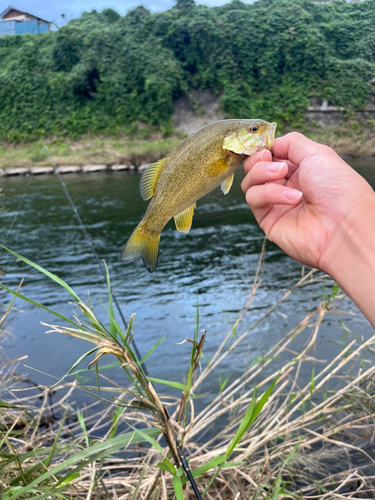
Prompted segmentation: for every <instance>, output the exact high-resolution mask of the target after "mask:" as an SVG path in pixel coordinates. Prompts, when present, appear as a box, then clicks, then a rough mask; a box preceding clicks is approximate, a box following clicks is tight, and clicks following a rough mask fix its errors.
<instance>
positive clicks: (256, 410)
mask: <svg viewBox="0 0 375 500" xmlns="http://www.w3.org/2000/svg"><path fill="white" fill-rule="evenodd" d="M278 378H279V376H277V377H276V378H275V379H274V380H273V382H272V384H271V385H270V386H269V388H268V389H267V390H266V392H265V393H264V394H263V396H262V397H261V398H260V399H259V400H258V401H257V403H256V404H255V388H254V391H253V396H252V399H251V403H250V406H249V408H248V410H247V412H246V413H245V416H244V417H243V419H242V421H241V424H240V427H239V428H238V430H237V432H236V434H235V436H234V438H233V439H232V442H231V443H230V445H229V446H228V449H227V451H226V453H225V457H226V458H228V457H229V455H230V454H231V453H232V451H233V450H234V449H235V447H236V446H237V445H238V443H239V442H240V441H241V439H242V438H243V436H244V434H245V432H246V431H247V430H248V429H249V427H250V426H251V424H252V423H253V422H254V420H255V419H256V418H257V417H258V415H259V414H260V412H261V411H262V409H263V407H264V405H265V404H266V403H267V401H268V398H269V397H270V395H271V392H272V391H273V388H274V387H275V384H276V382H277V379H278Z"/></svg>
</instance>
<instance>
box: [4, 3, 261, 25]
mask: <svg viewBox="0 0 375 500" xmlns="http://www.w3.org/2000/svg"><path fill="white" fill-rule="evenodd" d="M8 1H9V3H8ZM228 1H229V0H196V2H197V3H202V4H205V5H209V6H211V7H212V6H217V5H223V4H225V3H227V2H228ZM242 1H243V2H244V3H252V2H253V1H254V0H242ZM174 4H175V0H74V1H72V0H68V1H67V0H52V1H51V0H50V1H47V0H5V1H4V0H0V13H1V12H3V11H4V10H5V9H6V8H7V7H9V5H12V6H13V7H17V8H18V9H21V10H25V11H26V12H30V14H35V15H36V16H39V17H42V18H44V19H47V20H48V21H53V22H55V23H56V24H62V23H63V22H62V20H61V17H60V14H62V13H64V14H65V15H66V18H67V19H71V18H72V17H77V16H79V15H80V14H81V13H82V12H83V11H85V10H86V11H90V10H92V9H97V10H102V9H104V8H106V7H112V8H113V9H115V10H117V11H118V12H119V13H120V14H122V15H124V14H126V12H127V11H128V10H129V9H132V8H133V7H136V6H137V5H144V6H145V7H147V8H148V9H149V10H151V11H152V12H159V11H161V10H166V9H169V8H170V7H172V6H173V5H174Z"/></svg>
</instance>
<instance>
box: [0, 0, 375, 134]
mask: <svg viewBox="0 0 375 500" xmlns="http://www.w3.org/2000/svg"><path fill="white" fill-rule="evenodd" d="M374 42H375V0H365V1H364V2H357V3H350V4H347V3H345V2H329V3H314V2H312V1H311V0H258V1H257V2H255V3H253V4H250V5H249V4H244V3H242V2H240V1H238V0H232V2H230V3H228V4H226V5H224V6H222V7H214V8H210V7H206V6H203V5H195V2H194V0H177V3H176V5H175V6H174V7H173V8H171V9H169V10H168V11H166V12H162V13H157V14H151V13H150V12H149V11H148V10H147V9H145V8H144V7H137V8H135V9H134V10H131V11H130V12H128V14H127V15H126V16H124V17H122V16H120V15H119V14H117V13H116V12H115V11H113V10H111V9H105V10H103V11H102V12H101V13H98V12H97V11H95V10H94V11H92V12H91V13H84V14H83V15H82V16H81V17H80V18H77V19H73V20H72V21H70V22H69V23H67V25H66V26H63V27H62V28H60V29H59V30H58V31H57V32H55V33H49V34H46V35H41V36H38V37H36V36H27V35H25V36H15V37H2V38H1V39H0V102H1V109H0V140H2V141H12V142H22V141H30V140H39V139H44V138H45V137H50V136H63V137H66V136H67V137H70V138H77V137H80V136H81V135H82V134H83V133H85V132H88V131H90V132H91V133H94V134H98V133H100V134H103V133H104V134H120V133H126V134H131V133H133V132H134V131H135V130H137V128H138V125H137V124H138V122H144V123H146V124H148V125H149V126H150V127H151V128H152V127H156V128H157V129H158V130H160V131H161V132H162V133H163V134H168V133H169V132H170V131H171V130H172V123H171V114H172V108H173V100H174V99H175V98H176V97H178V96H181V95H183V94H185V93H189V89H193V88H200V89H210V90H211V91H213V92H215V93H217V94H218V95H220V96H221V106H222V108H223V110H224V111H225V112H226V113H227V114H228V116H232V117H247V118H248V117H251V116H253V117H254V116H259V117H262V118H264V119H271V120H274V121H277V122H278V123H279V126H282V125H283V124H290V125H292V126H293V127H295V126H298V125H301V124H303V113H304V110H305V109H306V107H307V106H308V104H309V98H310V97H312V96H315V97H317V98H323V97H325V98H328V99H329V100H330V102H331V103H332V104H333V105H337V106H342V107H344V108H345V110H346V112H347V113H348V114H349V115H350V114H351V113H352V112H353V111H356V110H360V109H362V108H363V107H364V106H365V105H366V104H367V103H368V102H369V100H370V98H371V92H372V87H371V80H372V78H373V75H374V63H375V52H374Z"/></svg>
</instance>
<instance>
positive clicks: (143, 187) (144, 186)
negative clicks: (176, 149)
mask: <svg viewBox="0 0 375 500" xmlns="http://www.w3.org/2000/svg"><path fill="white" fill-rule="evenodd" d="M168 156H169V155H168ZM168 156H166V157H165V158H162V159H161V160H159V161H157V162H156V163H152V164H151V165H149V166H148V167H147V168H146V170H145V171H144V172H143V175H142V178H141V182H140V184H139V189H140V191H141V196H142V198H143V199H144V200H145V201H146V200H149V199H150V198H152V197H153V196H154V192H155V186H156V183H157V182H158V180H159V177H160V174H161V171H162V170H163V167H164V165H165V164H166V162H167V158H168Z"/></svg>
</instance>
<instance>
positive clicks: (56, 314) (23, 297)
mask: <svg viewBox="0 0 375 500" xmlns="http://www.w3.org/2000/svg"><path fill="white" fill-rule="evenodd" d="M0 246H1V245H0ZM0 287H1V288H3V290H6V291H7V292H9V293H12V294H13V295H15V296H16V297H18V298H19V299H22V300H24V301H25V302H29V304H32V305H33V306H36V307H39V308H40V309H44V310H45V311H47V312H49V313H51V314H53V315H54V316H57V317H58V318H60V319H62V320H64V321H66V322H67V323H70V324H71V325H73V326H75V327H76V328H81V327H80V325H78V324H77V323H75V322H74V321H72V320H71V319H69V318H67V317H66V316H64V315H63V314H60V313H58V312H56V311H52V309H49V308H48V307H46V306H43V305H42V304H39V302H35V300H32V299H29V298H28V297H26V296H25V295H22V293H19V292H16V291H15V290H12V289H11V288H8V287H7V286H5V285H3V284H2V283H0Z"/></svg>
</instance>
